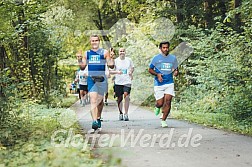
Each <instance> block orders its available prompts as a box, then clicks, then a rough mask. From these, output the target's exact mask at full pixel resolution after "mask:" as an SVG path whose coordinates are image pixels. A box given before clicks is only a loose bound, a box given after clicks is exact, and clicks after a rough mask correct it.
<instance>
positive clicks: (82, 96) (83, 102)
mask: <svg viewBox="0 0 252 167" xmlns="http://www.w3.org/2000/svg"><path fill="white" fill-rule="evenodd" d="M84 96H85V95H84V90H80V97H81V104H82V106H85V101H84Z"/></svg>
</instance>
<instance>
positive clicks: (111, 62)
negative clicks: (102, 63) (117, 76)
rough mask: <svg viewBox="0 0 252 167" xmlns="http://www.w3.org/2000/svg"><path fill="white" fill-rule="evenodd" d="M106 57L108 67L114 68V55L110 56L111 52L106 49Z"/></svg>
mask: <svg viewBox="0 0 252 167" xmlns="http://www.w3.org/2000/svg"><path fill="white" fill-rule="evenodd" d="M104 57H105V59H106V62H107V65H108V67H109V68H111V69H113V68H114V67H115V61H114V57H113V56H110V54H109V52H108V51H107V50H105V51H104Z"/></svg>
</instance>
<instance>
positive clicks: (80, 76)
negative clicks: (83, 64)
mask: <svg viewBox="0 0 252 167" xmlns="http://www.w3.org/2000/svg"><path fill="white" fill-rule="evenodd" d="M85 73H87V72H86V70H80V71H78V73H77V75H78V76H77V78H78V79H79V84H80V85H87V76H85Z"/></svg>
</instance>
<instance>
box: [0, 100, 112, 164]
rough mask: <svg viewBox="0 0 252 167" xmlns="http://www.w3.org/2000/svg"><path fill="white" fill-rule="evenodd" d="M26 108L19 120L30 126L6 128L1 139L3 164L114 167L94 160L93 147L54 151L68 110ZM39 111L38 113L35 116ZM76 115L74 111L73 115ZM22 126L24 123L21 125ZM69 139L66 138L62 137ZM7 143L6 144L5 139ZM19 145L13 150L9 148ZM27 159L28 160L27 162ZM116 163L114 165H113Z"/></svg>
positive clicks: (0, 158) (73, 126)
mask: <svg viewBox="0 0 252 167" xmlns="http://www.w3.org/2000/svg"><path fill="white" fill-rule="evenodd" d="M26 106H29V107H26V108H23V111H22V114H21V115H20V116H19V119H20V120H21V119H22V120H23V121H24V122H26V121H28V122H29V123H26V126H25V127H24V126H20V127H14V126H12V127H11V128H10V127H5V128H3V129H2V130H1V131H2V132H3V133H1V136H0V139H1V140H0V155H1V156H0V161H1V163H3V165H6V166H90V167H94V166H113V165H115V163H114V161H112V160H111V161H108V162H111V163H104V162H103V161H101V160H98V159H94V158H93V155H92V153H91V152H90V149H89V147H87V148H86V149H82V148H77V147H72V146H68V147H64V146H62V147H54V146H53V145H52V143H51V136H52V135H53V133H54V132H55V131H57V130H60V129H62V127H61V125H60V124H59V122H58V120H59V119H58V118H59V117H60V116H61V113H62V112H64V111H65V109H59V108H57V109H46V106H42V105H36V104H28V105H26ZM34 111H36V112H34ZM72 112H73V111H72ZM19 125H21V124H20V122H19ZM71 128H72V129H73V130H74V133H76V134H78V133H80V130H79V127H78V124H77V123H75V124H73V125H72V126H71ZM62 137H64V138H65V139H66V138H67V134H66V136H62ZM4 138H6V140H4V141H3V139H4ZM14 141H15V145H12V147H6V146H8V145H9V144H11V143H13V142H14ZM24 157H25V158H24ZM112 162H113V163H112Z"/></svg>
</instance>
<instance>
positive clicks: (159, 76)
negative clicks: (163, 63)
mask: <svg viewBox="0 0 252 167" xmlns="http://www.w3.org/2000/svg"><path fill="white" fill-rule="evenodd" d="M149 73H150V74H152V75H155V76H157V77H158V81H159V82H163V78H162V74H161V73H157V72H156V71H155V70H154V69H153V68H149Z"/></svg>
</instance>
